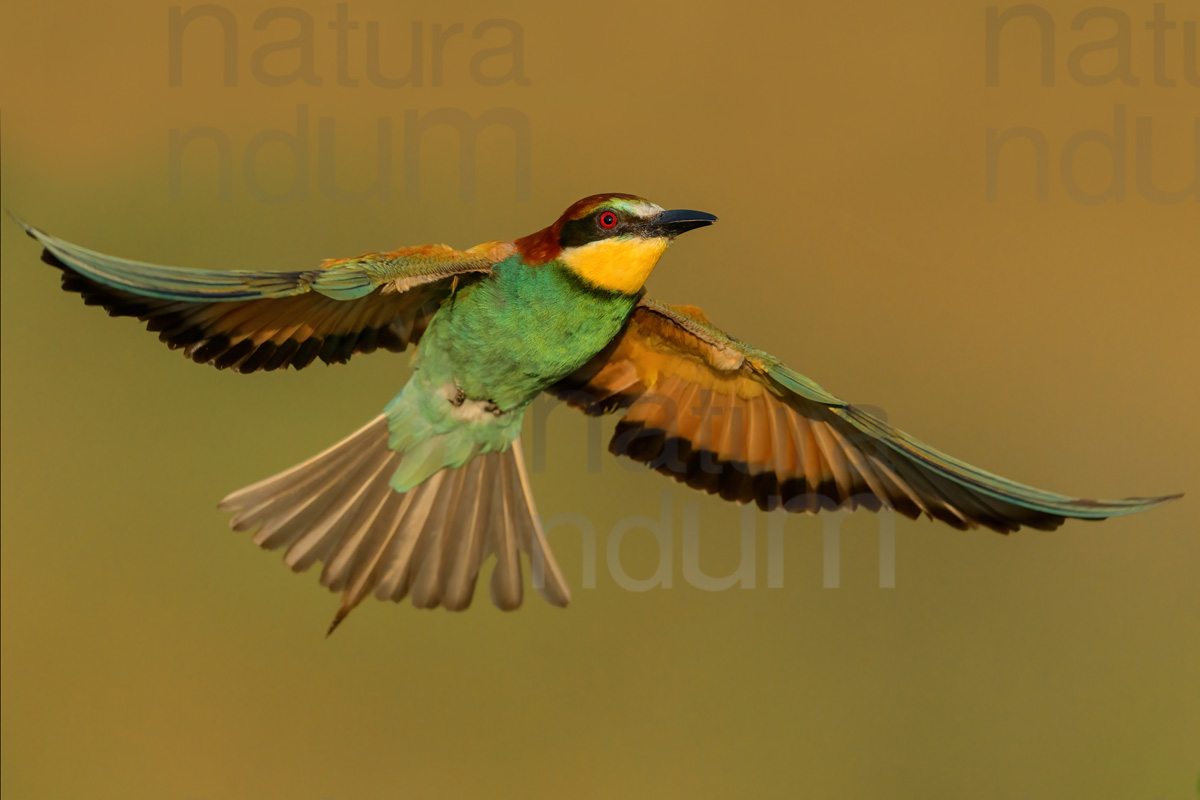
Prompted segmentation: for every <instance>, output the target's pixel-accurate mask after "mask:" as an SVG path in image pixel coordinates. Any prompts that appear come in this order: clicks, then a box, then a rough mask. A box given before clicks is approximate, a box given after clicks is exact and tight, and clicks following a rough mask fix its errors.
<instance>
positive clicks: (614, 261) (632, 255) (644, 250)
mask: <svg viewBox="0 0 1200 800" xmlns="http://www.w3.org/2000/svg"><path fill="white" fill-rule="evenodd" d="M670 243H671V240H670V239H667V238H666V237H662V238H655V239H642V238H637V237H628V238H624V237H622V238H617V239H601V240H600V241H598V242H590V243H588V244H585V245H580V246H579V247H568V248H567V249H565V250H563V251H562V256H561V258H562V260H563V262H564V263H565V264H566V265H567V266H568V267H569V268H570V269H571V271H572V272H574V273H575V274H576V275H578V276H579V277H581V278H583V279H584V280H586V281H587V282H589V283H591V284H593V285H594V286H599V287H600V288H601V289H608V290H609V291H613V292H624V293H625V294H637V293H638V292H639V291H641V289H642V286H643V285H644V284H645V283H646V279H647V278H649V277H650V273H651V272H652V271H653V270H654V265H655V264H657V263H658V259H660V258H661V257H662V254H663V252H664V251H665V250H666V249H667V245H668V244H670Z"/></svg>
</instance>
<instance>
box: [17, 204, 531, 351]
mask: <svg viewBox="0 0 1200 800" xmlns="http://www.w3.org/2000/svg"><path fill="white" fill-rule="evenodd" d="M17 222H18V223H19V224H20V225H21V227H22V228H24V229H25V232H26V233H28V234H29V235H30V236H32V237H33V238H34V239H36V240H37V241H38V242H39V243H40V244H41V245H42V247H43V248H44V250H43V251H42V260H43V261H45V262H46V263H48V264H51V265H53V266H56V267H58V268H59V269H61V270H62V271H63V275H62V286H63V289H64V290H66V291H68V292H75V293H76V294H79V295H82V297H83V300H84V302H85V303H87V304H88V305H98V306H103V307H104V308H105V309H106V310H107V311H108V313H109V314H110V315H112V316H118V317H137V318H138V319H140V320H142V321H143V322H145V323H146V327H147V328H148V329H149V330H151V331H157V332H158V338H159V339H161V340H162V341H163V342H166V344H167V346H168V347H170V348H171V349H172V350H174V349H177V348H183V352H184V354H185V355H186V356H187V357H188V358H190V359H192V360H193V361H196V362H198V363H201V364H212V365H213V366H215V367H216V368H217V369H226V368H229V369H235V370H237V371H239V372H255V371H257V370H273V369H282V368H286V367H288V366H291V367H294V368H295V369H301V368H303V367H306V366H308V365H309V364H311V363H312V362H313V361H314V360H315V359H317V358H320V359H321V360H322V361H324V362H325V363H326V364H330V363H341V362H345V361H346V360H347V359H349V358H350V356H351V355H353V354H354V353H369V352H372V351H373V350H376V349H377V348H380V347H383V348H386V349H388V350H394V351H398V350H403V349H404V348H405V347H407V346H408V344H409V343H410V342H415V341H416V340H417V339H419V338H420V336H421V334H422V333H423V332H424V330H425V326H426V325H427V324H428V323H429V320H430V319H431V318H432V316H433V314H434V312H436V311H437V309H438V307H439V306H440V305H441V303H442V301H443V300H444V299H445V298H446V297H448V296H449V295H450V293H451V292H452V291H453V290H454V288H455V287H456V286H457V285H460V284H462V283H464V282H469V281H474V280H478V279H479V278H481V277H483V276H485V275H487V274H489V273H490V271H491V268H492V266H493V265H494V264H495V263H497V262H499V261H501V260H503V259H504V258H506V257H508V256H509V255H511V252H512V245H509V244H506V243H498V242H492V243H488V244H486V245H480V246H478V247H474V248H472V249H470V250H467V251H460V250H455V249H453V248H451V247H447V246H445V245H424V246H421V247H408V248H401V249H399V250H394V251H392V252H390V253H369V254H367V255H363V256H359V257H358V258H346V259H331V260H327V261H325V262H323V263H322V264H321V265H320V266H319V267H317V268H316V269H311V270H305V271H303V272H265V271H264V272H259V271H251V270H235V271H211V270H194V269H181V268H179V267H165V266H159V265H156V264H146V263H142V262H138V261H127V260H125V259H121V258H114V257H113V256H107V255H104V254H102V253H97V252H95V251H92V250H88V249H85V248H83V247H79V246H78V245H74V244H71V243H70V242H65V241H63V240H62V239H58V238H55V237H53V236H50V235H49V234H47V233H45V232H44V231H41V230H38V229H37V228H34V227H32V226H30V225H27V224H25V223H24V222H21V221H20V220H17Z"/></svg>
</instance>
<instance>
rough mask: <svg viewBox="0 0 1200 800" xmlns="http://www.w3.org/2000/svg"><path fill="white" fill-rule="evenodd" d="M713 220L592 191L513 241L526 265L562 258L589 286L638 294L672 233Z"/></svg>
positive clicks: (625, 196)
mask: <svg viewBox="0 0 1200 800" xmlns="http://www.w3.org/2000/svg"><path fill="white" fill-rule="evenodd" d="M716 220H717V218H716V217H714V216H713V215H712V214H706V213H704V212H703V211H685V210H682V209H677V210H673V211H668V210H664V209H663V208H662V207H661V206H657V205H655V204H654V203H651V202H650V201H648V200H644V199H642V198H641V197H635V196H634V195H631V194H595V195H592V196H591V197H585V198H583V199H582V200H580V201H578V202H577V203H573V204H572V205H571V207H570V208H568V209H567V210H566V211H565V212H563V215H562V216H561V217H559V218H558V221H556V222H555V223H554V224H553V225H551V226H550V227H549V228H545V229H544V230H541V231H538V232H537V233H535V234H532V235H530V236H526V237H524V238H523V239H518V240H517V241H516V245H517V248H518V250H519V251H520V252H521V254H522V256H524V257H525V259H526V260H527V261H529V262H530V263H534V264H544V263H546V262H547V261H552V260H557V261H561V262H562V263H563V264H565V265H566V267H567V269H569V270H571V272H573V273H574V274H575V275H576V276H578V277H579V278H581V279H583V281H585V282H586V283H588V284H590V285H592V286H596V287H598V288H600V289H606V290H608V291H615V292H623V293H625V294H637V293H638V292H639V291H641V289H642V285H643V284H645V282H646V279H647V278H648V277H650V272H651V271H652V270H653V269H654V265H655V264H657V263H658V259H659V258H660V257H661V256H662V254H663V252H664V251H665V250H666V249H667V245H669V244H670V243H671V241H672V240H673V239H674V238H675V237H676V236H678V235H679V234H681V233H684V232H685V231H690V230H692V229H694V228H700V227H703V226H705V225H711V224H713V223H714V222H716Z"/></svg>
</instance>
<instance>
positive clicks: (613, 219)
mask: <svg viewBox="0 0 1200 800" xmlns="http://www.w3.org/2000/svg"><path fill="white" fill-rule="evenodd" d="M599 221H600V227H601V228H614V227H616V225H617V215H616V214H614V213H613V212H611V211H605V212H604V213H603V214H601V215H600V217H599Z"/></svg>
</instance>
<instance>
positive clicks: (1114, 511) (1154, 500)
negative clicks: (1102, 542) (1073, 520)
mask: <svg viewBox="0 0 1200 800" xmlns="http://www.w3.org/2000/svg"><path fill="white" fill-rule="evenodd" d="M1181 497H1183V492H1179V493H1178V494H1164V495H1160V496H1159V497H1126V498H1125V499H1123V500H1076V501H1075V503H1074V504H1073V505H1074V506H1076V507H1077V508H1078V509H1079V510H1080V511H1083V512H1085V513H1083V514H1081V516H1084V517H1093V518H1095V519H1105V518H1107V517H1119V516H1122V515H1124V514H1138V513H1141V512H1142V511H1149V510H1150V509H1152V508H1158V507H1159V506H1161V505H1164V504H1166V503H1169V502H1171V501H1172V500H1178V499H1179V498H1181ZM1086 512H1091V513H1086Z"/></svg>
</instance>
